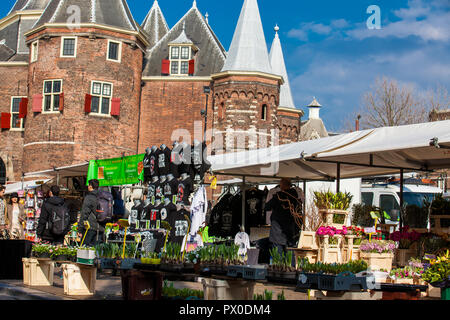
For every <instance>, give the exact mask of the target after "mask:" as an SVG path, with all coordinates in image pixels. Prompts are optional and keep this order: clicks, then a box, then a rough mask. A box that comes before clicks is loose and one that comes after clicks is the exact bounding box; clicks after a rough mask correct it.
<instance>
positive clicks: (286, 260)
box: [269, 248, 295, 272]
mask: <svg viewBox="0 0 450 320" xmlns="http://www.w3.org/2000/svg"><path fill="white" fill-rule="evenodd" d="M269 252H270V256H271V259H272V263H271V264H270V265H269V270H272V271H278V272H294V271H295V267H292V259H293V256H294V253H293V252H292V251H288V252H287V253H284V252H282V253H280V252H279V251H278V249H277V248H272V249H270V250H269Z"/></svg>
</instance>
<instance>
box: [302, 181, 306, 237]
mask: <svg viewBox="0 0 450 320" xmlns="http://www.w3.org/2000/svg"><path fill="white" fill-rule="evenodd" d="M305 225H306V180H303V226H302V227H303V230H305Z"/></svg>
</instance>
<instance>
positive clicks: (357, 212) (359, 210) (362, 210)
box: [352, 204, 380, 227]
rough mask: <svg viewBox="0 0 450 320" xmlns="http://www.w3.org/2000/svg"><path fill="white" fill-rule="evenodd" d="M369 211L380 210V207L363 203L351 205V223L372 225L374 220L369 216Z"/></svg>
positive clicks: (365, 225)
mask: <svg viewBox="0 0 450 320" xmlns="http://www.w3.org/2000/svg"><path fill="white" fill-rule="evenodd" d="M370 212H380V208H378V207H374V206H367V205H364V204H355V205H353V216H352V225H355V226H361V227H373V226H374V225H375V220H374V219H372V217H371V216H370Z"/></svg>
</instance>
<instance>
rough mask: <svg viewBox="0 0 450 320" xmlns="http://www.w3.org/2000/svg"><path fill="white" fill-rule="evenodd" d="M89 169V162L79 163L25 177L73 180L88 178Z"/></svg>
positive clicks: (32, 173)
mask: <svg viewBox="0 0 450 320" xmlns="http://www.w3.org/2000/svg"><path fill="white" fill-rule="evenodd" d="M88 169H89V162H84V163H79V164H75V165H71V166H64V167H58V168H53V169H48V170H43V171H38V172H29V173H25V175H24V176H25V177H41V176H45V177H49V178H56V177H59V178H61V179H63V178H71V177H80V176H86V175H87V172H88Z"/></svg>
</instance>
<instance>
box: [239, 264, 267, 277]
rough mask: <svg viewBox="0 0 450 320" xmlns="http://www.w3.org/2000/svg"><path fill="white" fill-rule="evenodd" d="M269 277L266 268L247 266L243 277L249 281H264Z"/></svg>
mask: <svg viewBox="0 0 450 320" xmlns="http://www.w3.org/2000/svg"><path fill="white" fill-rule="evenodd" d="M266 276H267V269H266V268H265V267H264V266H245V267H244V273H243V275H242V277H243V278H244V279H248V280H264V279H266Z"/></svg>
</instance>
